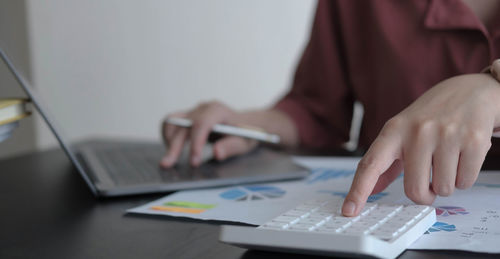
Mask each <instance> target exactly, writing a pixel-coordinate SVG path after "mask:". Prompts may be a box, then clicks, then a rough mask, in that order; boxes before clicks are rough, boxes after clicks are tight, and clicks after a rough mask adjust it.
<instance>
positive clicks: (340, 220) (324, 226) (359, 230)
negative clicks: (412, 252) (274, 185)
mask: <svg viewBox="0 0 500 259" xmlns="http://www.w3.org/2000/svg"><path fill="white" fill-rule="evenodd" d="M342 202H343V199H336V198H331V199H327V200H311V201H308V202H305V203H303V204H300V205H298V206H297V207H295V208H293V209H291V210H289V211H287V212H285V213H283V214H282V215H280V216H278V217H275V218H274V219H272V220H270V221H269V222H267V223H265V224H263V225H261V226H259V227H242V226H222V229H221V233H220V240H221V241H222V242H224V243H228V244H232V245H236V246H240V247H244V248H250V249H258V250H269V251H281V252H294V253H302V254H317V255H336V256H372V257H378V258H395V257H397V256H398V255H399V254H401V253H402V252H403V251H404V250H405V249H406V248H407V247H408V246H409V245H410V244H412V243H413V242H414V241H415V240H417V239H418V238H419V237H420V236H421V235H422V234H424V232H425V231H427V229H428V228H429V227H431V226H432V224H434V223H435V222H436V213H435V210H434V208H433V207H430V206H423V205H395V204H382V203H380V204H377V203H367V204H366V205H365V207H364V208H363V210H362V212H361V213H360V215H359V216H356V217H343V216H342V214H341V212H340V210H341V207H342Z"/></svg>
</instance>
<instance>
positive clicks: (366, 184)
mask: <svg viewBox="0 0 500 259" xmlns="http://www.w3.org/2000/svg"><path fill="white" fill-rule="evenodd" d="M400 156H401V145H400V141H399V139H398V138H397V137H392V136H387V135H379V136H378V137H377V138H376V139H375V141H374V142H373V144H372V145H371V146H370V149H369V150H368V152H366V154H365V156H364V157H363V159H361V161H360V162H359V164H358V168H357V169H356V174H355V175H354V179H353V181H352V185H351V189H350V190H349V193H348V194H347V196H346V198H345V200H344V204H343V206H342V214H343V215H344V216H347V217H351V216H356V215H358V214H359V212H360V211H361V209H362V208H363V206H364V205H365V203H366V200H367V199H368V196H370V194H371V193H372V191H373V188H374V187H375V184H376V183H377V181H378V178H379V177H380V175H382V174H383V173H384V172H385V171H387V170H388V169H389V167H390V166H391V165H392V163H393V162H394V161H395V160H397V159H399V158H400Z"/></svg>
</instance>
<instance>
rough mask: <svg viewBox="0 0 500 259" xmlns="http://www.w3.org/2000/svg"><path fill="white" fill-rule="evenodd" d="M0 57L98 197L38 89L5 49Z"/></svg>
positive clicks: (0, 52)
mask: <svg viewBox="0 0 500 259" xmlns="http://www.w3.org/2000/svg"><path fill="white" fill-rule="evenodd" d="M0 57H1V58H2V60H3V61H4V63H5V64H6V65H7V68H8V69H9V70H10V72H11V73H12V75H13V76H14V78H15V79H16V81H17V82H18V83H19V84H20V85H21V87H22V88H23V90H24V91H25V92H26V95H28V97H29V98H30V99H31V102H32V103H33V105H34V106H35V108H36V109H37V110H38V112H39V113H40V115H41V116H42V118H43V120H44V121H45V122H46V123H47V126H48V127H49V129H50V130H51V131H52V133H54V136H55V137H56V139H57V141H58V142H59V144H60V145H61V147H62V149H63V150H64V152H65V153H66V155H68V157H69V159H70V160H71V162H72V163H73V164H74V165H75V167H76V169H77V170H78V172H79V173H80V175H81V176H82V178H83V179H84V181H85V182H86V183H87V185H88V186H89V187H90V190H91V191H92V193H93V194H94V195H96V196H97V190H96V188H95V186H94V185H93V184H92V181H91V180H90V178H89V177H88V175H87V174H86V173H85V171H84V169H83V167H82V165H81V164H80V162H79V161H78V159H77V158H76V156H75V152H74V150H73V149H72V148H71V146H70V145H69V143H68V142H67V141H66V138H65V137H64V136H63V134H62V131H61V128H60V127H59V125H57V124H56V122H55V121H54V119H53V118H54V117H53V116H51V114H50V112H49V111H48V109H47V106H46V105H45V103H44V102H43V100H42V98H41V97H40V95H39V94H38V93H37V91H36V89H34V88H33V87H31V85H30V84H29V82H28V81H27V80H25V79H24V77H23V76H22V75H21V73H19V70H18V69H17V68H16V67H15V66H14V64H13V63H12V61H11V60H10V58H9V57H8V56H7V54H6V53H5V52H4V51H3V49H2V48H1V47H0Z"/></svg>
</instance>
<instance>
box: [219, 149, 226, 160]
mask: <svg viewBox="0 0 500 259" xmlns="http://www.w3.org/2000/svg"><path fill="white" fill-rule="evenodd" d="M217 155H218V158H219V160H222V159H224V158H226V151H225V150H224V149H223V148H221V147H219V148H218V149H217Z"/></svg>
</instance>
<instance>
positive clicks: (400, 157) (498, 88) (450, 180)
mask: <svg viewBox="0 0 500 259" xmlns="http://www.w3.org/2000/svg"><path fill="white" fill-rule="evenodd" d="M499 126H500V84H499V83H498V82H497V81H496V80H495V79H494V78H492V77H491V76H490V75H487V74H470V75H462V76H457V77H453V78H450V79H447V80H445V81H442V82H440V83H439V84H437V85H436V86H435V87H433V88H432V89H430V90H429V91H427V92H426V93H425V94H424V95H422V96H421V97H420V98H418V99H417V100H416V101H415V102H414V103H412V104H411V105H410V106H408V107H407V108H406V109H405V110H403V111H402V112H401V113H399V114H398V115H396V116H395V117H393V118H392V119H390V120H389V121H388V122H387V123H386V124H385V125H384V127H383V129H382V131H381V132H380V134H379V135H378V137H377V138H376V139H375V141H374V142H373V143H372V145H371V147H370V148H369V150H368V152H367V153H366V154H365V156H364V157H363V159H362V160H361V162H360V163H359V165H358V168H357V171H356V175H355V176H354V179H353V183H352V186H351V189H350V191H349V194H348V195H347V197H346V199H345V201H344V205H343V207H342V213H343V214H344V215H345V216H354V215H357V214H358V213H359V212H360V211H361V209H362V208H363V206H364V204H365V202H366V200H367V198H368V196H369V195H370V194H372V193H377V192H380V191H382V190H383V189H385V188H386V187H387V186H388V185H389V184H390V183H391V182H392V181H394V179H396V177H398V175H399V174H400V173H401V172H402V171H403V169H404V189H405V193H406V196H407V197H408V198H409V199H411V200H412V201H414V202H415V203H418V204H431V203H432V202H433V201H434V199H435V197H436V195H439V196H449V195H451V194H452V193H453V190H454V189H455V188H458V189H465V188H469V187H471V186H472V185H473V184H474V182H475V181H476V179H477V176H478V174H479V171H480V168H481V165H482V163H483V161H484V158H485V156H486V153H487V152H488V150H489V148H490V147H491V136H492V133H493V132H494V131H496V129H497V128H498V127H499ZM431 170H432V171H431ZM431 172H432V182H431Z"/></svg>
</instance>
